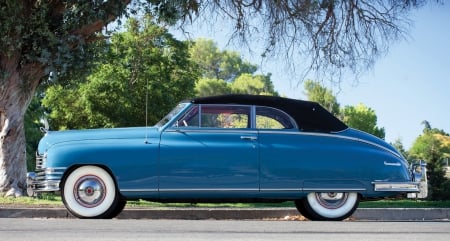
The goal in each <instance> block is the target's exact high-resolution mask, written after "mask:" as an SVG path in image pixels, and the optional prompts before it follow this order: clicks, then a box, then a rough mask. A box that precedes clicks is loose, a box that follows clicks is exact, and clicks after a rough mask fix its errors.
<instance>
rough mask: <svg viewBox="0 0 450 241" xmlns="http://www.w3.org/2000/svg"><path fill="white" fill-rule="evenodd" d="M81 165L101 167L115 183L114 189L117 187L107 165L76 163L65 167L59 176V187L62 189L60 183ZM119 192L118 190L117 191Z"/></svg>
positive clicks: (115, 182)
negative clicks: (60, 176)
mask: <svg viewBox="0 0 450 241" xmlns="http://www.w3.org/2000/svg"><path fill="white" fill-rule="evenodd" d="M82 166H97V167H100V168H102V169H103V170H105V171H106V172H108V174H109V175H110V176H111V178H112V179H113V181H114V185H116V189H117V188H118V186H117V180H116V178H115V176H114V175H113V173H112V171H111V169H109V168H108V167H107V166H105V165H101V164H76V165H72V166H70V167H69V168H67V170H66V171H65V172H64V175H63V176H62V178H61V181H60V182H59V189H60V190H62V185H63V184H64V182H65V181H66V179H67V176H69V175H70V173H72V172H73V171H74V170H75V169H77V168H79V167H82ZM118 193H119V192H118Z"/></svg>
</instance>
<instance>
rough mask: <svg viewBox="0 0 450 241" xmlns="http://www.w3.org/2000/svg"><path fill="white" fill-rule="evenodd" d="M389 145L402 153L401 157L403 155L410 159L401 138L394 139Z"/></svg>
mask: <svg viewBox="0 0 450 241" xmlns="http://www.w3.org/2000/svg"><path fill="white" fill-rule="evenodd" d="M391 145H392V146H393V147H395V149H397V150H398V151H399V152H400V153H401V154H402V155H403V157H405V159H406V160H410V157H409V152H408V151H406V150H405V147H404V146H403V143H402V140H401V139H399V138H398V139H396V140H395V141H394V143H391Z"/></svg>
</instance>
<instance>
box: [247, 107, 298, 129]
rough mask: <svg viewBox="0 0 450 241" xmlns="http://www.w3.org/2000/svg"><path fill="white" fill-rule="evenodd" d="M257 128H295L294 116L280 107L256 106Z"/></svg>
mask: <svg viewBox="0 0 450 241" xmlns="http://www.w3.org/2000/svg"><path fill="white" fill-rule="evenodd" d="M256 128H258V129H294V128H296V125H295V122H294V121H293V120H292V118H291V117H290V116H289V115H287V114H286V113H284V112H283V111H280V110H278V109H274V108H270V107H262V106H257V107H256Z"/></svg>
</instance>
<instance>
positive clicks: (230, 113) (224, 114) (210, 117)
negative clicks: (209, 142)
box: [200, 105, 250, 128]
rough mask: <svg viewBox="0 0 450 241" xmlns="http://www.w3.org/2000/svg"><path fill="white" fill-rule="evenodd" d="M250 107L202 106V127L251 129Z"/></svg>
mask: <svg viewBox="0 0 450 241" xmlns="http://www.w3.org/2000/svg"><path fill="white" fill-rule="evenodd" d="M249 116H250V107H249V106H238V105H202V108H201V121H200V122H201V127H210V128H249V127H250V118H249Z"/></svg>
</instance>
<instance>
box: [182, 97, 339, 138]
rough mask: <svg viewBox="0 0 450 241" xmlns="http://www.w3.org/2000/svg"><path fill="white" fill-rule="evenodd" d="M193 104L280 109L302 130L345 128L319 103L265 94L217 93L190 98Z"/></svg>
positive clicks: (329, 130) (328, 130)
mask: <svg viewBox="0 0 450 241" xmlns="http://www.w3.org/2000/svg"><path fill="white" fill-rule="evenodd" d="M190 102H191V103H195V104H240V105H258V106H268V107H273V108H277V109H280V110H282V111H284V112H286V113H287V114H289V115H290V116H292V118H294V120H295V121H296V122H297V125H298V126H299V128H300V130H302V131H315V132H338V131H342V130H345V129H347V128H348V127H347V125H345V124H344V123H343V122H342V121H340V120H339V119H338V118H336V117H335V116H334V115H333V114H331V113H330V112H328V111H327V110H326V109H325V108H323V107H322V106H321V105H320V104H319V103H316V102H312V101H304V100H295V99H289V98H283V97H277V96H266V95H241V94H232V95H219V96H209V97H200V98H194V99H191V100H190Z"/></svg>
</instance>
